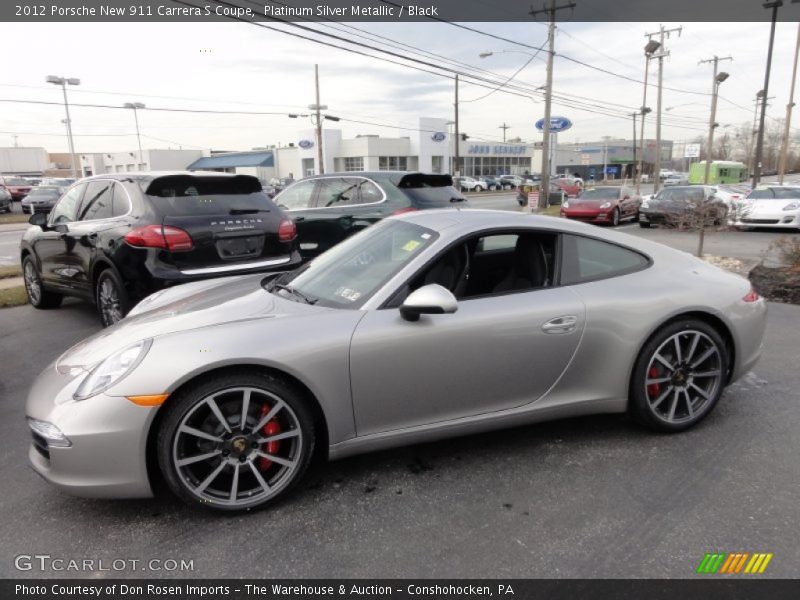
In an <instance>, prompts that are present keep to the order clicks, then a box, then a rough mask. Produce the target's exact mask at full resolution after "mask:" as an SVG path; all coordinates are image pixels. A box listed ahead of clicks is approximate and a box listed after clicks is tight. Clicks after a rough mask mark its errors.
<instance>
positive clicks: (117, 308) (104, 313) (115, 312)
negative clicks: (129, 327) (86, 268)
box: [95, 269, 131, 327]
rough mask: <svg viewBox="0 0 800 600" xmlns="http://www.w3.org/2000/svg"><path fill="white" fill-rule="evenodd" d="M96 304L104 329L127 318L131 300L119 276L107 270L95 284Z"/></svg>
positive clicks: (111, 270)
mask: <svg viewBox="0 0 800 600" xmlns="http://www.w3.org/2000/svg"><path fill="white" fill-rule="evenodd" d="M95 302H96V303H97V312H98V313H99V314H100V322H101V323H102V324H103V327H110V326H111V325H114V324H116V323H119V322H120V321H121V320H122V319H124V318H125V315H126V314H128V311H129V310H130V308H131V307H130V300H129V299H128V293H127V292H126V291H125V286H124V285H123V283H122V280H121V279H120V277H119V275H117V274H116V272H115V271H114V270H113V269H106V270H105V271H103V272H102V273H100V275H99V276H98V277H97V282H96V283H95Z"/></svg>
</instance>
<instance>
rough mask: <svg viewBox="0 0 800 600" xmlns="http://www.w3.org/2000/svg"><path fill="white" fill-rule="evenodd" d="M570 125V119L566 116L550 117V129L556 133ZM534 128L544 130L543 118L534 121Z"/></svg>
mask: <svg viewBox="0 0 800 600" xmlns="http://www.w3.org/2000/svg"><path fill="white" fill-rule="evenodd" d="M570 127H572V121H570V120H569V119H568V118H567V117H550V131H551V132H553V133H558V132H559V131H566V130H567V129H569V128H570ZM536 129H538V130H539V131H544V119H539V120H538V121H536Z"/></svg>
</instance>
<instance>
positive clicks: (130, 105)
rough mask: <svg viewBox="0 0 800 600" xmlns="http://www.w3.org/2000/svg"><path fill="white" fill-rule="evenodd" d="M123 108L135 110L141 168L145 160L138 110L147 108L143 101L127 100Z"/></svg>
mask: <svg viewBox="0 0 800 600" xmlns="http://www.w3.org/2000/svg"><path fill="white" fill-rule="evenodd" d="M122 106H123V108H130V109H132V110H133V120H134V121H135V122H136V141H137V142H138V143H139V168H140V169H141V168H142V164H143V163H144V160H143V158H142V156H143V154H142V136H141V135H139V115H138V114H137V112H136V111H137V110H139V109H140V108H145V105H144V104H142V103H141V102H126V103H125V104H123V105H122Z"/></svg>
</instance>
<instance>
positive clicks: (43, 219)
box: [28, 213, 47, 229]
mask: <svg viewBox="0 0 800 600" xmlns="http://www.w3.org/2000/svg"><path fill="white" fill-rule="evenodd" d="M28 223H30V224H31V225H36V226H37V227H41V228H42V229H44V228H45V226H46V225H47V215H46V214H44V213H33V214H32V215H31V218H30V219H28Z"/></svg>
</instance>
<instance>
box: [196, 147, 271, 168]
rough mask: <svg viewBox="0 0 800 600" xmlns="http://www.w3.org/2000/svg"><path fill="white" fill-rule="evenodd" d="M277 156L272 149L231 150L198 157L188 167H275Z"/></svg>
mask: <svg viewBox="0 0 800 600" xmlns="http://www.w3.org/2000/svg"><path fill="white" fill-rule="evenodd" d="M274 166H275V156H274V155H273V153H272V151H271V150H266V151H259V152H229V153H227V154H217V155H216V156H204V157H202V158H198V159H197V160H196V161H194V162H193V163H192V164H190V165H189V166H188V167H186V168H187V169H188V170H189V171H196V170H198V169H230V168H234V167H274Z"/></svg>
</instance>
